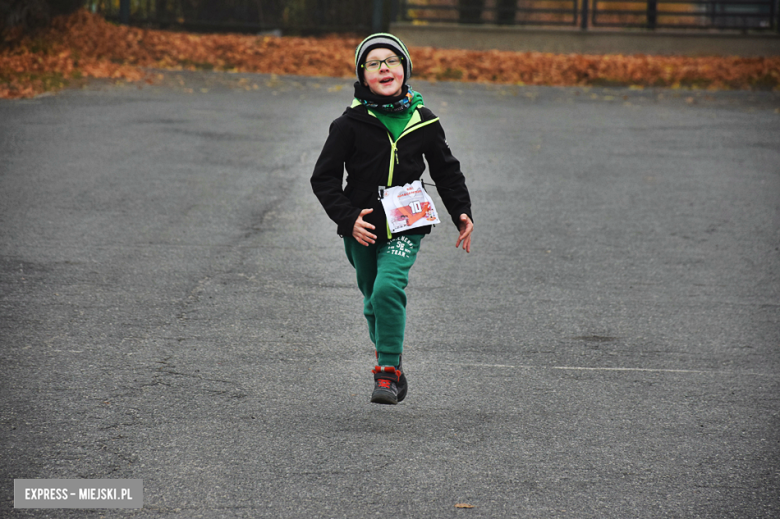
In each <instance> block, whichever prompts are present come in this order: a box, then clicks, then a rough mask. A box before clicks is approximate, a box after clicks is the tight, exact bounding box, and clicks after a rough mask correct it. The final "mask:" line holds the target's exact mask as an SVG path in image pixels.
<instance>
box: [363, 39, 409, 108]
mask: <svg viewBox="0 0 780 519" xmlns="http://www.w3.org/2000/svg"><path fill="white" fill-rule="evenodd" d="M395 55H396V54H395V52H393V51H392V50H390V49H382V48H379V49H373V50H372V51H371V52H369V53H368V56H366V61H372V60H383V59H387V58H389V57H390V56H395ZM363 84H364V85H366V86H367V87H368V88H369V89H370V90H371V91H372V92H373V93H374V94H376V95H378V96H387V97H397V96H399V95H401V89H402V88H403V84H404V66H403V63H401V64H400V65H398V66H396V67H393V68H390V67H388V66H387V63H382V64H380V66H379V69H378V70H366V69H363Z"/></svg>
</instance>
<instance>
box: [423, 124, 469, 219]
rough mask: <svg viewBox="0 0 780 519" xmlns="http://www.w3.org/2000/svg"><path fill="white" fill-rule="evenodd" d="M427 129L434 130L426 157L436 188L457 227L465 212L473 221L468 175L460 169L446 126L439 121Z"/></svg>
mask: <svg viewBox="0 0 780 519" xmlns="http://www.w3.org/2000/svg"><path fill="white" fill-rule="evenodd" d="M427 130H428V131H432V132H433V136H432V138H431V141H430V144H429V146H428V150H427V151H426V152H425V159H426V160H427V161H428V165H429V166H430V168H431V178H432V179H433V182H434V183H435V184H436V190H437V191H438V192H439V196H441V199H442V201H443V202H444V206H445V207H446V208H447V212H448V213H449V214H450V218H452V222H453V223H454V224H455V226H456V227H457V226H458V221H459V218H460V215H461V214H463V213H465V214H467V215H468V216H469V218H471V221H472V222H473V221H474V216H472V214H471V197H470V196H469V190H468V188H467V187H466V177H465V176H464V175H463V172H462V171H461V170H460V161H458V159H456V158H455V157H454V156H453V155H452V152H451V151H450V147H449V145H448V144H447V139H446V137H445V135H444V128H442V126H441V124H440V123H439V122H438V121H437V122H435V123H433V124H431V125H430V126H429V127H428V128H427Z"/></svg>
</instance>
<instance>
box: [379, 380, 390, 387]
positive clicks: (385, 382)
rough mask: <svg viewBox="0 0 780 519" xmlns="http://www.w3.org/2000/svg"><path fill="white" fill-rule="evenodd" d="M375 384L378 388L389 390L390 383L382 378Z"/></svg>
mask: <svg viewBox="0 0 780 519" xmlns="http://www.w3.org/2000/svg"><path fill="white" fill-rule="evenodd" d="M376 384H377V385H378V386H379V387H384V388H388V389H389V388H390V381H389V380H385V379H383V378H380V379H379V380H377V381H376Z"/></svg>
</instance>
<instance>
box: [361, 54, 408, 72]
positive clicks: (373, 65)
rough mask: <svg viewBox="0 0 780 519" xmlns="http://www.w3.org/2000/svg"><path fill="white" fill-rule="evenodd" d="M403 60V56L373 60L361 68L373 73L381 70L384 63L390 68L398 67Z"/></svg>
mask: <svg viewBox="0 0 780 519" xmlns="http://www.w3.org/2000/svg"><path fill="white" fill-rule="evenodd" d="M402 59H403V58H402V57H401V56H390V57H389V58H386V59H372V60H371V61H366V62H365V63H363V64H362V65H360V66H361V67H363V68H364V69H366V70H370V71H372V72H373V71H375V70H379V67H381V66H382V63H384V64H385V65H387V66H388V67H389V68H393V67H397V66H398V65H400V64H401V60H402Z"/></svg>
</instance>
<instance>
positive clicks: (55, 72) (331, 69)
mask: <svg viewBox="0 0 780 519" xmlns="http://www.w3.org/2000/svg"><path fill="white" fill-rule="evenodd" d="M2 38H3V41H2V44H1V45H0V98H22V97H32V96H35V95H38V94H40V93H42V92H45V91H50V90H56V89H58V88H61V87H63V86H65V85H66V84H67V83H68V82H69V81H70V80H73V79H78V78H112V79H115V80H123V81H147V82H152V81H153V77H156V74H151V73H150V72H149V69H150V68H153V69H176V70H181V69H190V70H222V71H234V72H259V73H274V74H279V75H285V74H292V75H302V76H330V77H344V78H349V77H353V76H354V64H353V59H354V49H355V46H356V45H357V44H358V43H359V40H358V39H356V38H345V37H335V36H328V37H323V38H299V37H281V38H277V37H271V36H256V35H239V34H190V33H184V32H171V31H161V30H151V29H141V28H136V27H127V26H117V25H115V24H112V23H109V22H107V21H106V20H105V19H103V18H101V17H100V16H97V15H94V14H91V13H88V12H87V11H84V10H81V11H78V12H76V13H74V14H72V15H70V16H64V17H59V18H55V19H54V21H53V23H52V25H51V26H50V27H49V28H48V29H46V30H45V31H42V32H39V33H36V34H35V35H33V36H21V35H19V34H16V33H14V32H13V31H9V32H6V33H5V34H4V35H3V36H2ZM410 52H411V54H412V59H413V61H414V76H415V77H416V78H419V79H425V80H431V81H446V80H455V81H473V82H493V83H503V84H515V85H555V86H588V85H624V86H637V87H650V86H659V87H671V88H679V87H691V88H704V89H775V90H780V58H777V57H767V58H738V57H701V58H692V57H663V56H646V55H633V56H623V55H605V56H591V55H575V54H569V55H561V54H543V53H533V52H531V53H528V52H505V51H467V50H445V49H433V48H428V47H423V48H412V49H410Z"/></svg>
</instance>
